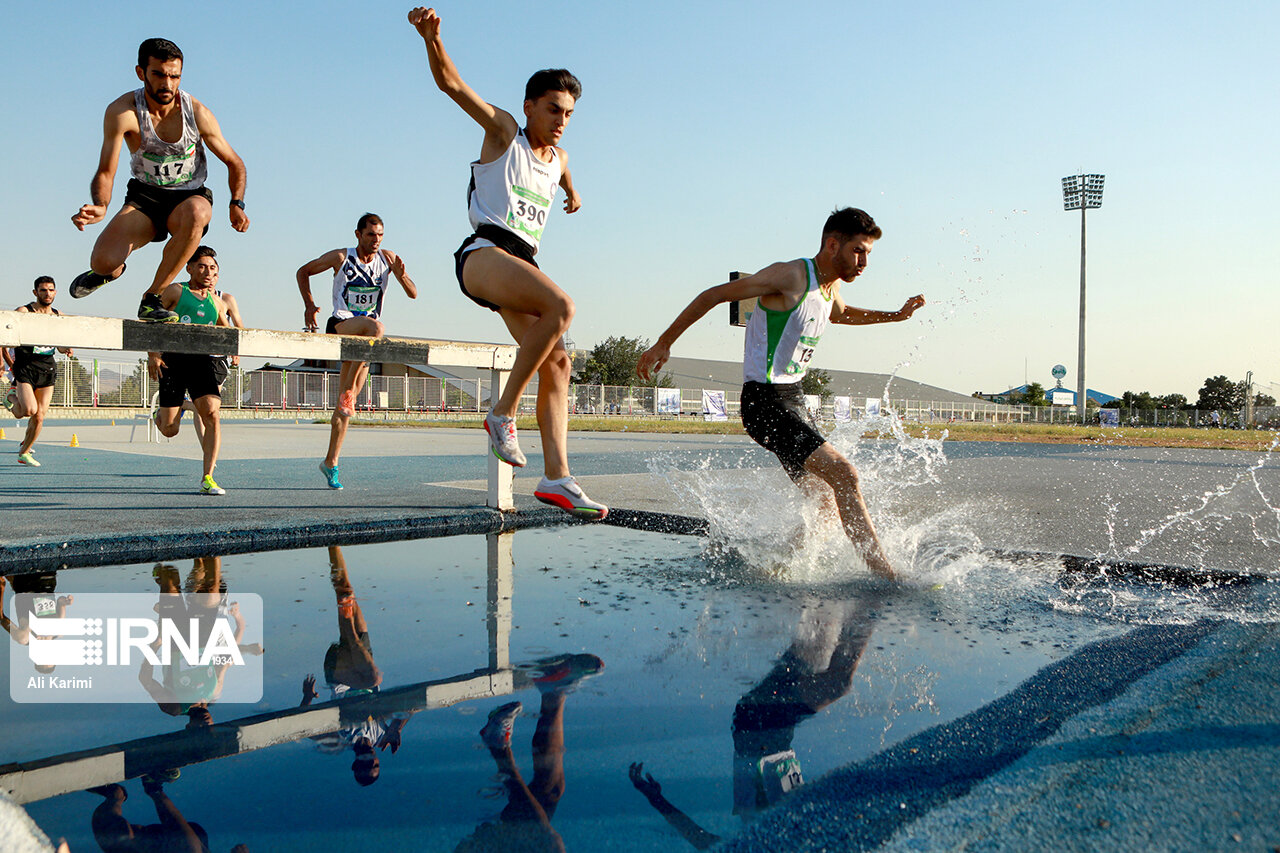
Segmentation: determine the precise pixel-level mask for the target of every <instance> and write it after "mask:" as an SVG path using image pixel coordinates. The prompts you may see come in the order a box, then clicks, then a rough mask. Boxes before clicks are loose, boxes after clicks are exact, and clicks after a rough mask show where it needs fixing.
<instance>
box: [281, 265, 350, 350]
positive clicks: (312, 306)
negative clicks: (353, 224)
mask: <svg viewBox="0 0 1280 853" xmlns="http://www.w3.org/2000/svg"><path fill="white" fill-rule="evenodd" d="M346 257H347V253H346V252H345V251H343V250H342V249H334V250H333V251H332V252H325V253H324V254H323V255H321V256H320V257H318V258H316V259H315V260H313V261H307V262H306V263H305V264H303V265H302V266H300V267H298V271H297V273H295V274H294V277H295V278H296V279H297V280H298V292H299V293H301V294H302V304H303V306H304V307H303V310H302V326H303V328H304V329H306V330H307V331H308V332H314V331H315V330H316V329H318V328H320V325H319V324H320V306H319V305H317V304H316V301H315V300H314V299H313V298H311V276H313V275H319V274H320V273H322V272H324V271H325V270H329V271H331V272H333V271H337V269H338V267H340V266H342V261H343V260H344V259H345V258H346Z"/></svg>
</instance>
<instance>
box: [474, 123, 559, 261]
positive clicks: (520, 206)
mask: <svg viewBox="0 0 1280 853" xmlns="http://www.w3.org/2000/svg"><path fill="white" fill-rule="evenodd" d="M561 172H562V167H561V165H560V154H559V153H558V152H557V153H556V156H555V159H554V161H552V162H550V163H544V162H542V161H541V160H539V159H538V158H537V157H536V156H534V153H533V149H532V148H531V147H529V140H528V139H526V138H525V135H524V130H523V129H521V130H519V131H518V132H517V133H516V136H515V138H514V139H512V140H511V144H510V145H508V146H507V150H506V151H504V152H502V156H501V157H499V158H498V159H497V160H494V161H492V162H490V163H481V162H479V161H476V162H473V163H472V164H471V186H470V187H469V188H468V190H467V199H468V205H469V207H468V209H467V213H468V215H469V216H470V217H471V227H472V228H473V229H475V228H479V227H480V226H481V225H483V224H485V223H489V224H491V225H497V226H498V227H500V228H505V229H506V230H508V231H510V232H511V233H512V234H515V235H516V236H517V237H519V238H520V239H522V240H524V241H525V242H526V243H528V244H529V245H530V246H532V247H533V251H534V253H535V254H536V253H537V251H538V243H539V242H541V240H542V229H543V228H544V227H546V224H547V216H548V215H549V214H550V213H551V202H552V201H553V200H554V199H555V197H556V188H557V187H558V186H559V184H560V175H561ZM481 245H492V244H490V243H488V241H484V242H481V243H480V245H476V244H472V246H473V248H480V246H481Z"/></svg>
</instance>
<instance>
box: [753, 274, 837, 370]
mask: <svg viewBox="0 0 1280 853" xmlns="http://www.w3.org/2000/svg"><path fill="white" fill-rule="evenodd" d="M804 267H805V271H806V272H807V274H808V278H809V287H808V289H807V290H806V291H805V294H804V298H803V299H801V300H800V301H799V302H797V303H796V305H795V307H794V308H792V309H791V310H789V311H770V310H769V309H768V308H765V307H764V306H763V305H760V304H759V303H757V304H756V310H755V311H753V312H751V319H750V320H748V321H747V335H746V346H745V350H744V356H743V360H742V381H744V382H767V383H772V384H775V385H785V384H790V383H793V382H799V381H800V380H801V378H803V377H804V374H805V371H806V370H808V369H809V358H810V357H811V356H812V355H813V348H814V347H816V346H817V345H818V339H819V338H821V337H822V333H823V332H824V331H826V328H827V321H828V320H830V319H831V297H830V296H824V295H823V293H822V288H820V287H819V286H818V276H817V273H816V271H815V270H814V268H813V261H811V260H809V259H808V258H805V259H804Z"/></svg>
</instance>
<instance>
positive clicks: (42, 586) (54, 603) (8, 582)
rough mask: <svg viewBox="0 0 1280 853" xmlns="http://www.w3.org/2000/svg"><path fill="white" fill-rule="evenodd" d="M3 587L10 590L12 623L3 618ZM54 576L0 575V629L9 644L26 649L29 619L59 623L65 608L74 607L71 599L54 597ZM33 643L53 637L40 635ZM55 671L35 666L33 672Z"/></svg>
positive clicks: (52, 666) (45, 672)
mask: <svg viewBox="0 0 1280 853" xmlns="http://www.w3.org/2000/svg"><path fill="white" fill-rule="evenodd" d="M7 586H12V587H13V593H14V596H13V619H12V620H11V619H10V618H9V617H8V616H5V615H4V593H5V588H6V587H7ZM57 588H58V573H57V572H39V573H25V574H16V575H12V576H10V577H7V578H6V577H5V576H3V575H0V627H3V628H4V629H5V631H7V632H8V633H9V636H10V638H12V640H13V642H15V643H17V644H18V645H20V646H29V645H30V644H31V638H32V637H33V636H35V635H33V634H32V632H31V617H33V616H34V617H36V618H40V619H43V618H49V617H53V618H57V619H62V618H63V617H65V616H66V615H67V608H68V607H70V606H71V605H72V604H74V603H75V597H74V596H70V595H57V594H56V590H57ZM37 639H41V640H46V639H48V640H51V639H55V638H54V637H45V636H43V635H40V636H38V637H37ZM55 668H56V667H55V666H54V665H53V664H40V663H37V664H36V665H35V670H36V672H39V673H42V674H45V675H47V674H49V673H51V672H53V671H54V669H55Z"/></svg>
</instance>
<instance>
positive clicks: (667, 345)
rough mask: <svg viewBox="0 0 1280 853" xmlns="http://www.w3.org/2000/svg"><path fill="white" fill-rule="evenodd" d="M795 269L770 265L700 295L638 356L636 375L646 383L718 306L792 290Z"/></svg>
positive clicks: (796, 280)
mask: <svg viewBox="0 0 1280 853" xmlns="http://www.w3.org/2000/svg"><path fill="white" fill-rule="evenodd" d="M794 267H795V264H794V263H788V262H783V263H777V264H770V265H769V266H767V267H765V268H764V269H762V270H760V272H758V273H756V274H755V275H749V276H747V277H746V278H740V279H738V280H737V281H728V282H725V283H724V284H718V285H716V286H715V287H709V288H707V289H706V290H704V291H702V292H701V293H699V294H698V295H697V296H695V297H694V299H693V301H692V302H690V303H689V304H688V306H686V307H685V309H684V310H683V311H681V312H680V314H679V315H678V316H677V317H676V319H675V320H674V321H672V323H671V325H670V326H668V327H667V330H666V331H665V332H663V333H662V334H661V335H660V336H659V337H658V342H657V343H655V344H654V345H653V346H651V347H649V349H647V350H645V352H644V354H643V355H641V356H640V361H639V363H638V364H637V365H636V373H637V374H638V375H639V376H640V378H641V379H643V380H645V381H646V382H647V381H649V379H650V378H651V377H652V376H653V375H654V374H655V373H657V371H659V370H661V369H662V365H664V364H666V363H667V359H669V358H671V347H672V345H673V344H674V343H675V342H676V340H677V339H678V338H679V337H680V336H681V335H682V334H684V332H685V330H686V329H688V328H689V327H690V326H692V325H693V324H694V323H696V322H698V321H699V320H701V319H702V318H703V316H704V315H706V313H707V312H708V311H710V310H711V309H712V308H714V307H716V306H717V305H719V304H720V303H722V302H736V301H737V300H739V299H750V298H751V297H753V296H754V297H757V298H759V297H761V296H768V295H769V294H777V295H780V296H781V295H783V294H786V293H789V292H790V291H792V290H794V289H795V285H796V282H798V281H800V280H799V279H798V278H797V273H796V271H795V269H794ZM801 287H803V283H801Z"/></svg>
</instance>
